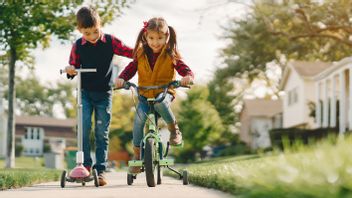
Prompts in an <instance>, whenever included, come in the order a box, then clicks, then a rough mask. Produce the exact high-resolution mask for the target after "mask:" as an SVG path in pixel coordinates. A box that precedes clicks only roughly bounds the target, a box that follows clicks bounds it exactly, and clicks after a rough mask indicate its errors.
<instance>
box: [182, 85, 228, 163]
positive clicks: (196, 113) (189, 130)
mask: <svg viewBox="0 0 352 198" xmlns="http://www.w3.org/2000/svg"><path fill="white" fill-rule="evenodd" d="M208 96H209V92H208V89H207V88H206V87H200V86H198V87H196V86H194V87H192V89H191V90H190V91H189V92H188V97H187V99H186V100H184V101H182V102H181V107H182V108H181V109H180V112H179V115H178V122H179V126H180V128H181V131H182V132H183V133H182V135H183V138H184V140H185V146H184V148H183V149H182V151H180V153H179V154H178V155H179V158H178V159H179V160H190V161H192V160H195V155H196V153H200V152H201V151H202V149H203V147H204V146H206V145H216V144H217V143H219V141H220V140H221V138H222V132H223V131H224V126H223V124H222V122H221V119H220V117H219V114H218V112H217V111H216V109H215V108H214V106H213V105H212V104H211V103H210V102H209V101H208V100H207V98H208ZM182 156H183V157H182ZM185 156H188V157H187V158H186V157H185Z"/></svg>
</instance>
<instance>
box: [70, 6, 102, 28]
mask: <svg viewBox="0 0 352 198" xmlns="http://www.w3.org/2000/svg"><path fill="white" fill-rule="evenodd" d="M76 18H77V27H78V28H91V27H95V26H97V25H100V17H99V14H98V13H97V12H96V11H95V10H94V9H93V8H91V7H82V8H81V9H79V10H78V12H77V15H76Z"/></svg>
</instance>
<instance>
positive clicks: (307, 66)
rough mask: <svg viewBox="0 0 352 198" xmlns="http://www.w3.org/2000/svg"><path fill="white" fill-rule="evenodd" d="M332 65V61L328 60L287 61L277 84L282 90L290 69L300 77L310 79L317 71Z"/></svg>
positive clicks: (319, 71)
mask: <svg viewBox="0 0 352 198" xmlns="http://www.w3.org/2000/svg"><path fill="white" fill-rule="evenodd" d="M330 67H332V63H329V62H322V61H314V62H308V61H289V62H288V64H287V66H286V67H285V70H284V72H283V76H282V79H281V82H280V85H279V89H280V90H283V89H284V87H285V85H286V82H287V79H288V77H289V75H290V73H291V70H292V69H294V70H295V71H296V72H297V74H298V75H299V76H301V77H302V78H306V79H307V78H308V79H310V78H311V79H312V80H313V77H314V76H316V75H318V74H319V73H321V72H323V71H325V70H327V69H328V68H330Z"/></svg>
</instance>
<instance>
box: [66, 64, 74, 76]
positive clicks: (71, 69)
mask: <svg viewBox="0 0 352 198" xmlns="http://www.w3.org/2000/svg"><path fill="white" fill-rule="evenodd" d="M75 69H76V68H75V67H74V66H72V65H70V66H67V67H66V68H65V71H66V73H67V74H68V75H70V76H75V75H77V72H76V70H75Z"/></svg>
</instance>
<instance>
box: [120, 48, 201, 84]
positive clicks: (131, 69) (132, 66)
mask: <svg viewBox="0 0 352 198" xmlns="http://www.w3.org/2000/svg"><path fill="white" fill-rule="evenodd" d="M159 55H160V53H153V56H152V57H148V62H149V65H150V67H151V69H152V70H153V68H154V65H155V62H156V60H157V59H158V56H159ZM137 66H138V61H137V60H136V59H134V60H133V61H132V62H130V63H129V64H128V65H127V66H126V68H125V69H124V70H123V71H122V72H121V74H120V75H119V78H122V79H124V80H125V81H128V80H130V79H131V78H132V77H133V76H134V75H135V74H136V72H137ZM174 67H175V70H176V71H177V73H178V74H180V75H181V76H182V77H184V76H187V75H189V76H192V77H194V75H193V72H192V71H191V69H190V68H189V67H188V66H187V65H186V64H185V63H184V62H183V61H182V60H177V61H176V64H175V65H174Z"/></svg>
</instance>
